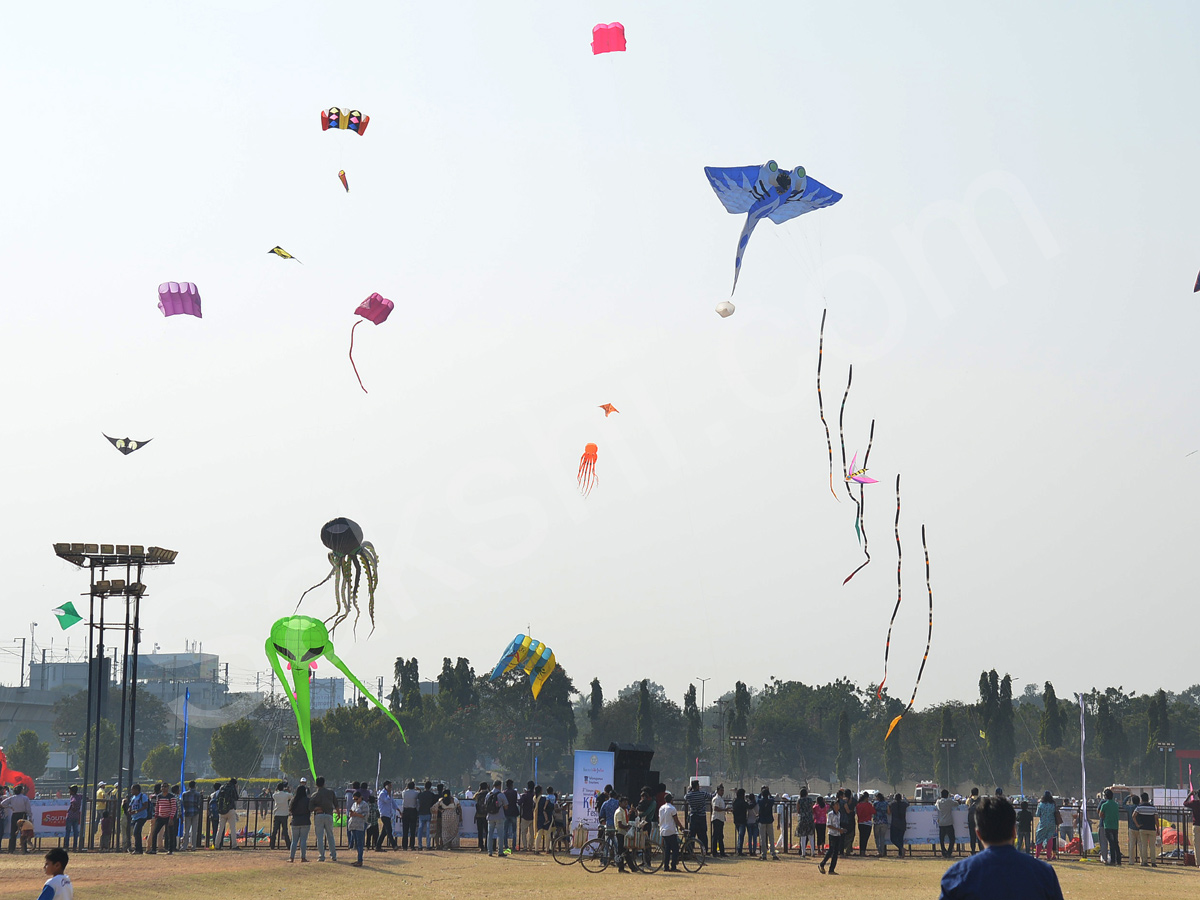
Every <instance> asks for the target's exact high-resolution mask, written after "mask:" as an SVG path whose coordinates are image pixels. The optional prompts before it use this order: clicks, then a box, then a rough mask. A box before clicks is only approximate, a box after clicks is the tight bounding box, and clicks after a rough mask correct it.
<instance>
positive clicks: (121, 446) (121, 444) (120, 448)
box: [117, 441, 125, 450]
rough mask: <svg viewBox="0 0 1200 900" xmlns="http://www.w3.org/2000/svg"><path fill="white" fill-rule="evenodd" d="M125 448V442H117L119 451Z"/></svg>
mask: <svg viewBox="0 0 1200 900" xmlns="http://www.w3.org/2000/svg"><path fill="white" fill-rule="evenodd" d="M124 448H125V442H124V441H117V449H118V450H123V449H124Z"/></svg>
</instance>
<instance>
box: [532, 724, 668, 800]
mask: <svg viewBox="0 0 1200 900" xmlns="http://www.w3.org/2000/svg"><path fill="white" fill-rule="evenodd" d="M676 709H678V707H676ZM525 746H526V747H528V748H529V767H530V768H531V769H533V780H534V783H537V756H535V755H534V753H535V751H536V750H537V748H538V747H540V746H542V739H541V736H539V735H534V736H527V737H526V738H525Z"/></svg>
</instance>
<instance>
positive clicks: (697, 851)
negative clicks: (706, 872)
mask: <svg viewBox="0 0 1200 900" xmlns="http://www.w3.org/2000/svg"><path fill="white" fill-rule="evenodd" d="M679 861H680V862H681V863H683V870H684V871H685V872H699V871H700V870H701V869H703V868H704V848H703V847H702V846H701V845H700V842H699V841H697V840H696V839H695V838H693V839H692V840H690V841H688V842H687V843H686V844H684V845H683V848H682V849H681V850H680V851H679Z"/></svg>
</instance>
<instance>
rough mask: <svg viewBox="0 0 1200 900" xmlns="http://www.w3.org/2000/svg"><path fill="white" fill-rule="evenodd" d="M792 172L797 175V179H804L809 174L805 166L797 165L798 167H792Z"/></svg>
mask: <svg viewBox="0 0 1200 900" xmlns="http://www.w3.org/2000/svg"><path fill="white" fill-rule="evenodd" d="M792 174H793V175H794V176H796V180H797V181H803V180H804V178H805V177H806V176H807V175H808V173H807V172H805V171H804V166H796V168H794V169H792Z"/></svg>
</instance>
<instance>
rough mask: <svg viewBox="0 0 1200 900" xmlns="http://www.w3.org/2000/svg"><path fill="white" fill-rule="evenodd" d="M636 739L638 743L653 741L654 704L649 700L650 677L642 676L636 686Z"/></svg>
mask: <svg viewBox="0 0 1200 900" xmlns="http://www.w3.org/2000/svg"><path fill="white" fill-rule="evenodd" d="M637 739H638V743H639V744H650V743H653V741H654V704H653V703H652V701H651V700H650V679H648V678H643V679H642V683H641V684H640V685H639V686H638V705H637Z"/></svg>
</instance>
